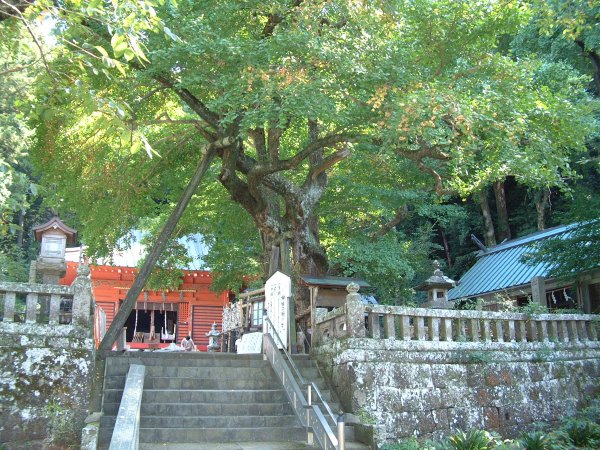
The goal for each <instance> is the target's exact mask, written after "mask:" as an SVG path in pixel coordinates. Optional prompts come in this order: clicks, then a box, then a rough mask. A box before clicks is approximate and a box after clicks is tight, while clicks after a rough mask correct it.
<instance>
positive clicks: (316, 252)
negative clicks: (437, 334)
mask: <svg viewBox="0 0 600 450" xmlns="http://www.w3.org/2000/svg"><path fill="white" fill-rule="evenodd" d="M290 3H291V2H288V1H283V0H281V1H279V0H276V1H274V2H273V1H270V2H265V1H262V0H256V1H254V0H253V1H249V2H239V1H214V0H205V1H197V2H174V1H162V0H161V1H146V2H143V3H139V2H137V3H136V2H123V1H113V2H101V1H92V2H81V1H69V2H64V3H61V4H60V6H55V5H50V3H48V2H35V5H33V6H31V7H30V8H29V9H28V10H27V15H26V17H25V20H29V21H32V19H33V18H34V17H36V16H37V15H39V14H40V13H42V12H44V13H46V14H48V15H50V16H52V17H54V18H55V19H56V21H57V22H56V27H55V28H56V29H55V30H54V38H55V39H56V44H55V45H54V46H52V48H51V49H49V50H48V55H47V56H48V58H47V68H46V67H45V66H44V65H42V64H40V66H39V67H43V71H42V72H40V73H39V77H38V79H37V80H36V83H35V84H34V85H35V89H34V90H33V91H35V92H34V93H35V95H36V102H35V105H34V106H35V111H34V114H33V115H32V116H33V117H32V124H33V125H34V126H35V127H36V135H35V150H34V155H33V159H34V162H35V163H36V166H37V167H38V170H39V171H40V172H43V184H44V185H45V186H46V187H47V189H46V190H45V195H47V198H48V203H49V204H50V205H52V206H53V207H54V208H56V209H58V210H59V211H61V212H64V211H74V212H76V214H77V215H78V218H79V220H80V225H81V230H80V231H81V236H82V238H83V240H84V242H85V243H86V245H87V246H88V249H89V252H90V255H91V256H93V257H100V256H106V255H108V254H109V253H110V252H111V251H112V250H113V249H114V248H115V247H116V246H117V245H118V243H119V242H120V241H121V239H122V238H123V237H124V236H126V235H127V234H128V233H130V232H131V230H132V229H134V228H137V229H143V228H144V227H143V225H144V223H143V222H144V220H143V219H144V218H151V219H152V220H154V219H156V220H157V221H158V222H159V223H162V221H163V220H164V217H165V216H166V214H168V213H169V212H170V210H171V209H172V208H173V205H174V204H175V202H176V201H177V199H178V196H179V195H180V194H181V192H182V190H183V186H185V184H186V183H187V181H188V179H189V177H190V174H191V173H192V171H193V168H194V166H195V164H196V163H197V161H198V159H199V157H200V153H201V150H202V149H203V148H204V146H205V145H206V144H207V143H208V142H212V141H214V140H216V139H218V138H222V137H224V136H228V137H231V138H233V139H234V140H235V142H236V144H235V146H232V147H231V148H227V149H221V150H220V152H219V154H218V158H217V159H218V160H217V162H216V164H215V167H214V168H213V169H212V170H211V172H210V179H211V181H210V182H207V183H206V184H204V182H203V185H202V186H203V187H202V191H200V192H198V195H197V196H196V197H195V198H194V199H193V201H192V205H191V206H190V211H189V212H188V213H187V214H186V217H184V219H183V220H182V226H181V227H180V229H179V230H178V231H177V233H176V234H177V236H184V235H187V234H191V233H197V232H200V233H202V234H203V235H204V236H205V237H206V241H207V242H208V243H209V244H210V245H211V250H210V253H209V255H207V256H206V261H205V262H206V263H207V265H208V266H209V267H210V268H211V269H212V270H213V271H215V272H216V273H217V274H218V280H217V282H216V285H215V288H216V289H222V288H225V287H231V288H234V289H239V287H240V286H241V284H242V283H243V281H244V275H247V276H248V277H249V278H250V279H255V278H256V277H258V276H260V274H261V273H262V272H264V268H265V267H266V266H267V264H265V263H266V261H265V260H266V258H267V257H268V254H269V252H270V250H271V246H272V245H273V242H277V241H278V240H279V239H280V238H282V237H286V238H288V239H291V240H292V241H294V243H293V245H292V248H293V250H294V255H295V256H294V257H295V263H296V267H295V268H296V270H298V271H301V270H308V269H310V268H311V267H313V266H312V265H311V264H315V261H317V260H323V262H322V264H321V266H322V268H324V267H325V266H326V264H325V263H326V258H327V257H329V259H330V262H331V263H332V264H331V266H332V268H333V270H334V271H336V272H338V273H343V274H347V275H356V276H361V277H365V278H367V279H368V280H369V281H370V282H371V283H372V284H373V285H374V286H376V287H377V289H378V294H379V297H380V299H382V300H383V301H384V302H389V303H393V302H397V301H398V299H406V298H407V297H408V296H409V294H410V286H411V285H413V281H416V280H418V279H422V278H423V277H424V276H425V273H426V272H427V271H430V267H429V266H428V264H427V263H426V260H427V259H429V256H430V254H431V253H432V252H435V251H439V250H440V247H437V246H435V245H432V244H431V238H432V233H433V232H434V231H435V232H437V231H438V230H441V229H443V228H445V227H447V228H449V229H452V228H453V227H454V228H459V229H460V230H459V232H458V233H457V234H458V235H459V236H458V237H457V238H456V239H457V240H458V241H460V240H463V241H464V239H465V236H468V234H470V232H471V225H472V224H473V223H474V222H475V220H473V219H472V218H465V214H464V211H462V208H461V207H456V206H453V207H448V205H445V204H444V203H447V202H448V201H450V199H449V197H447V194H451V195H457V194H458V195H460V196H462V197H467V196H468V195H470V194H471V193H473V192H476V191H479V190H481V189H483V188H485V187H487V186H489V185H490V184H491V183H493V182H495V181H497V180H502V179H505V178H506V177H514V179H515V180H517V182H518V183H520V184H522V185H524V186H527V187H530V188H532V189H542V188H545V189H548V188H554V189H559V188H560V189H567V188H569V187H570V185H569V182H568V180H572V179H574V178H575V177H576V176H577V174H576V170H575V166H574V164H573V161H574V160H575V159H576V158H579V156H584V155H587V154H586V151H587V149H586V147H585V143H586V139H587V138H588V137H589V136H590V135H591V134H592V133H593V132H594V130H595V126H596V124H595V122H594V118H593V114H594V112H595V111H596V110H597V104H596V102H595V101H593V100H592V99H591V98H590V97H589V96H588V95H587V93H586V92H585V90H584V87H585V86H586V85H587V83H588V81H589V80H588V79H587V78H586V77H582V76H581V74H580V73H579V72H577V71H576V70H575V69H573V67H571V66H570V65H569V64H567V63H565V62H559V61H558V60H549V59H544V58H540V57H538V55H537V54H536V53H535V52H529V53H523V55H522V56H520V57H518V58H515V57H513V55H511V54H508V52H507V48H508V47H507V44H506V43H507V42H509V41H511V39H512V38H513V37H514V36H515V35H516V34H517V33H519V32H520V30H522V29H523V27H524V26H525V25H526V24H531V23H538V22H539V24H540V25H539V27H538V28H541V29H547V28H549V25H543V23H546V22H544V21H545V20H546V19H545V17H546V16H548V15H550V14H555V13H552V11H553V10H552V9H548V11H546V10H545V9H544V8H543V5H538V4H537V2H536V3H535V4H533V5H521V4H518V3H515V2H511V1H504V0H503V1H492V0H485V1H480V2H454V1H448V0H419V1H407V0H395V1H385V2H384V1H373V2H354V1H348V0H334V1H332V2H327V4H326V5H325V4H323V3H322V2H294V6H290ZM583 6H585V5H583ZM536 8H537V9H536ZM538 10H539V11H538ZM559 13H560V14H559ZM584 13H585V14H586V17H585V18H584V19H583V21H581V20H579V15H577V19H578V20H579V22H577V23H580V22H581V23H583V25H582V26H583V28H582V29H581V30H579V31H578V29H576V27H575V28H574V29H573V30H574V31H573V32H572V33H571V35H572V36H573V37H572V39H578V38H579V36H584V35H585V36H586V37H585V40H586V42H587V41H589V40H590V39H588V37H587V36H588V35H589V36H592V35H594V30H592V29H591V28H590V27H589V26H588V24H589V23H595V22H593V21H591V22H590V21H589V20H588V19H589V17H592V18H594V17H595V15H594V14H596V11H595V10H594V9H593V8H589V7H588V6H586V7H585V9H584ZM588 16H589V17H588ZM549 17H553V18H559V19H560V20H559V21H558V22H559V23H560V26H561V27H563V29H567V25H569V24H570V23H571V22H569V20H568V17H563V12H562V11H561V10H560V8H559V9H558V10H557V12H556V14H555V15H554V16H549ZM82 18H84V19H83V20H82ZM534 18H535V19H534ZM534 20H537V22H532V21H534ZM578 26H579V25H578ZM580 28H581V26H580ZM12 37H13V38H14V37H15V34H14V32H13V33H12ZM0 41H1V39H0ZM10 42H12V43H13V44H14V43H15V42H16V39H11V40H10ZM590 42H591V41H590ZM586 45H587V46H588V47H589V48H595V47H594V46H593V45H592V44H591V43H590V44H586ZM32 85H33V83H32ZM310 124H316V125H315V127H316V129H312V130H311V129H310ZM315 136H316V138H320V139H325V138H327V137H332V136H337V137H338V138H337V139H334V140H333V143H326V144H323V145H318V146H315V148H312V150H311V147H310V142H311V139H314V138H315ZM313 142H314V141H313ZM309 150H310V151H309ZM217 183H219V184H217ZM326 187H327V189H326ZM434 193H435V194H434ZM458 201H460V200H458ZM403 211H405V212H406V217H404V223H402V221H397V222H396V223H394V219H396V218H398V216H399V215H400V216H402V214H399V213H402V212H403ZM398 223H399V224H400V225H399V226H398V228H400V230H399V231H398V232H395V231H394V228H395V225H397V224H398ZM404 227H406V228H404ZM148 228H149V229H150V230H152V233H153V234H154V235H155V234H156V228H154V227H153V226H149V227H148ZM387 229H389V230H390V231H389V232H388V233H387V234H386V233H385V231H386V230H387ZM380 230H382V233H379V231H380ZM321 245H323V246H324V247H325V248H326V251H327V252H328V254H324V253H323V249H322V248H321ZM173 250H174V252H173V254H172V255H170V256H169V257H167V259H168V260H165V261H163V268H165V269H166V268H168V267H169V266H172V265H174V262H175V260H178V259H180V255H179V254H178V253H177V251H176V249H175V248H173ZM468 259H469V258H463V259H462V260H461V259H459V263H458V266H459V268H458V269H456V270H457V273H458V271H460V270H462V268H464V267H465V266H466V262H464V261H465V260H468ZM157 276H159V275H157ZM165 277H166V278H165ZM160 279H161V281H160V283H166V284H169V283H170V281H169V279H168V276H167V275H166V273H162V272H161V274H160Z"/></svg>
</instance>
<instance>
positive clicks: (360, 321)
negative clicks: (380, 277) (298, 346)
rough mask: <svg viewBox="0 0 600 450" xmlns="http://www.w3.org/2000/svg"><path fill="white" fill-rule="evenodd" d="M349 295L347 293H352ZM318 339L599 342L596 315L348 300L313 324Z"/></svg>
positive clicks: (599, 317)
mask: <svg viewBox="0 0 600 450" xmlns="http://www.w3.org/2000/svg"><path fill="white" fill-rule="evenodd" d="M351 295H352V294H351ZM316 328H317V330H316V331H317V339H320V340H327V339H333V338H346V337H367V338H372V339H397V340H403V341H447V342H450V341H469V342H549V341H556V342H572V343H585V342H589V341H598V340H599V336H600V316H598V315H594V314H535V315H534V314H532V315H529V314H521V313H509V312H492V311H472V310H462V311H461V310H445V309H425V308H406V307H400V306H371V305H363V304H362V303H359V302H356V301H350V302H348V303H346V304H345V305H344V306H342V307H340V308H337V309H335V310H333V311H331V312H329V313H327V314H326V315H324V316H323V317H321V319H320V320H318V321H317V325H316Z"/></svg>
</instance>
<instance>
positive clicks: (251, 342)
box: [235, 333, 263, 355]
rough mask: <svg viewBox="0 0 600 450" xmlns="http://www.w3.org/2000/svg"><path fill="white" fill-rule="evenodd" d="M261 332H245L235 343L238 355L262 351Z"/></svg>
mask: <svg viewBox="0 0 600 450" xmlns="http://www.w3.org/2000/svg"><path fill="white" fill-rule="evenodd" d="M262 338H263V334H262V333H246V334H244V335H243V336H242V338H241V339H238V340H237V341H236V343H235V346H236V347H237V352H238V354H240V355H243V354H247V353H261V352H262Z"/></svg>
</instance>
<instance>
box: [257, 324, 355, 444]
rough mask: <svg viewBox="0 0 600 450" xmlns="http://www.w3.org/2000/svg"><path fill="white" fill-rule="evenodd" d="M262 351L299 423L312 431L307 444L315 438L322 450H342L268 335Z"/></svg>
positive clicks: (268, 334) (271, 337)
mask: <svg viewBox="0 0 600 450" xmlns="http://www.w3.org/2000/svg"><path fill="white" fill-rule="evenodd" d="M263 351H264V353H265V355H266V357H267V360H268V361H269V362H270V363H271V366H272V367H273V370H275V373H276V374H277V376H278V377H279V379H280V380H281V382H282V384H283V387H284V389H285V391H286V393H287V395H288V397H289V399H290V402H291V404H292V408H293V409H294V412H295V413H296V415H297V417H298V419H299V420H300V423H301V424H302V425H303V426H305V427H307V428H310V429H311V430H312V433H310V434H309V438H308V440H309V443H310V444H312V437H316V439H317V442H318V443H319V444H320V446H321V448H322V449H323V450H343V447H340V446H339V441H338V438H337V437H336V435H335V433H334V432H333V430H332V429H331V426H330V425H329V423H328V422H327V420H326V419H325V416H323V413H322V412H321V409H320V408H319V406H318V405H310V404H308V402H307V401H306V398H305V397H304V394H303V392H302V389H300V386H299V385H298V383H297V382H296V380H295V379H294V376H293V375H292V372H291V370H290V367H289V365H288V364H287V361H286V359H285V358H284V357H283V356H281V353H280V352H279V349H278V347H277V344H276V343H275V340H274V339H273V336H272V335H271V334H270V333H264V334H263ZM311 436H312V437H311Z"/></svg>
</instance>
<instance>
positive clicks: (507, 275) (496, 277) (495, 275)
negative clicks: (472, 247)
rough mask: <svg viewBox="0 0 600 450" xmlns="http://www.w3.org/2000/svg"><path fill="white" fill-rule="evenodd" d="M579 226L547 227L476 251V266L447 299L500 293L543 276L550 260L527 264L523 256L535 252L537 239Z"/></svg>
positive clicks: (549, 266)
mask: <svg viewBox="0 0 600 450" xmlns="http://www.w3.org/2000/svg"><path fill="white" fill-rule="evenodd" d="M578 225H579V224H571V225H563V226H559V227H554V228H549V229H547V230H543V231H539V232H537V233H533V234H529V235H527V236H523V237H520V238H517V239H513V240H511V241H507V242H503V243H501V244H499V245H495V246H493V247H489V248H487V249H485V250H481V251H479V252H478V253H477V257H478V260H477V262H476V263H475V265H473V267H471V268H470V269H469V270H468V271H467V272H466V273H465V274H464V275H463V276H462V277H461V278H460V280H459V281H458V283H457V285H456V287H455V288H454V289H451V290H450V291H449V292H448V300H458V299H462V298H471V297H477V296H479V295H483V294H491V293H495V292H502V291H503V290H506V289H511V288H515V287H519V286H525V285H528V284H529V283H531V280H532V279H533V278H534V277H538V276H542V277H546V276H547V275H548V273H549V271H550V269H551V267H552V265H551V263H550V262H542V263H539V264H536V265H530V264H526V263H525V262H524V258H525V257H526V256H527V254H531V253H533V252H534V251H535V249H536V246H537V244H538V243H539V242H540V241H542V240H544V239H548V238H552V237H561V238H562V237H568V236H569V234H570V233H571V231H572V230H573V229H574V228H576V227H577V226H578Z"/></svg>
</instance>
